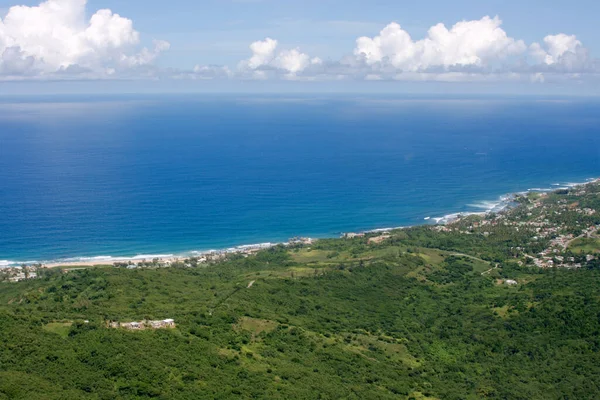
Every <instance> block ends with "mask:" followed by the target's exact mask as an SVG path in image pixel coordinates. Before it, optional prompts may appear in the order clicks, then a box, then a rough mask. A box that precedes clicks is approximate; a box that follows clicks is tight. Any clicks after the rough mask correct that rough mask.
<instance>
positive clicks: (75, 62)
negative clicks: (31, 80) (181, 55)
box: [0, 0, 169, 76]
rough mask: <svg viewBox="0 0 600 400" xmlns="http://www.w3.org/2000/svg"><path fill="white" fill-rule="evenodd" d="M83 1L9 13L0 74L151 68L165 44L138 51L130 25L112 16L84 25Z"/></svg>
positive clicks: (0, 30) (1, 31)
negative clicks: (149, 66)
mask: <svg viewBox="0 0 600 400" xmlns="http://www.w3.org/2000/svg"><path fill="white" fill-rule="evenodd" d="M86 3H87V0H47V1H45V2H43V3H41V4H39V5H38V6H34V7H28V6H14V7H11V8H10V9H9V10H8V12H7V13H6V15H5V16H4V18H2V19H0V55H1V57H0V60H1V61H0V74H4V75H22V74H35V75H52V74H55V73H64V72H66V71H75V70H77V71H79V72H84V71H88V72H91V73H93V74H95V75H96V76H101V75H111V74H113V73H115V72H118V71H120V70H123V69H129V68H134V67H139V66H146V65H149V64H151V63H152V62H153V61H154V59H155V58H156V56H157V55H158V54H159V53H161V52H163V51H165V50H167V49H168V48H169V44H168V43H167V42H165V41H155V44H154V48H153V49H152V50H149V49H147V48H143V49H141V50H138V45H139V43H140V34H139V32H137V31H136V30H135V29H134V28H133V22H132V21H131V20H130V19H127V18H124V17H121V16H120V15H119V14H115V13H113V12H112V11H111V10H107V9H103V10H99V11H97V12H95V13H94V14H93V15H92V16H91V18H90V19H89V20H86V17H85V15H86Z"/></svg>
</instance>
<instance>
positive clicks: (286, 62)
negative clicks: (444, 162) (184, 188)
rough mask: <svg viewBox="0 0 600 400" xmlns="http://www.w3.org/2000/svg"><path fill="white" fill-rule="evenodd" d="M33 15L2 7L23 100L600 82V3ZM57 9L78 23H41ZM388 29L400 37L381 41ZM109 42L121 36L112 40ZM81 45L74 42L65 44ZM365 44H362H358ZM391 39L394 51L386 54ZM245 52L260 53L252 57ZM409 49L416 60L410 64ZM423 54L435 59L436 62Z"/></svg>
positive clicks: (111, 0) (251, 6) (139, 8)
mask: <svg viewBox="0 0 600 400" xmlns="http://www.w3.org/2000/svg"><path fill="white" fill-rule="evenodd" d="M40 3H42V2H41V1H40V0H38V1H30V0H0V17H2V18H3V19H4V24H5V27H4V31H3V26H2V25H0V54H1V53H2V52H3V51H4V52H5V54H4V61H2V60H1V59H0V81H3V82H4V83H2V84H0V88H1V87H2V86H4V87H5V88H10V89H11V90H17V89H13V88H18V86H19V83H21V84H22V86H23V88H25V87H26V86H27V87H29V88H32V87H35V86H36V84H37V85H38V86H39V87H40V88H43V87H49V86H52V87H59V86H61V85H63V86H69V85H71V86H73V85H72V81H81V80H84V81H89V82H90V83H89V87H92V86H94V84H92V83H91V82H92V81H97V80H98V79H100V80H111V79H120V80H131V79H134V80H138V79H149V80H150V81H157V80H159V81H163V82H164V81H166V80H167V81H168V80H171V79H177V80H182V79H184V80H185V79H189V80H194V81H198V80H201V81H205V80H208V79H210V80H217V81H219V82H221V83H220V84H221V85H222V86H223V87H235V85H236V84H235V83H232V82H238V81H249V80H252V81H261V82H263V84H262V86H264V87H275V86H277V85H276V84H274V83H273V82H281V86H282V87H284V86H286V87H287V86H289V87H293V85H287V84H283V82H282V81H305V82H306V81H314V80H316V81H319V82H322V83H323V85H322V86H323V87H328V86H329V87H333V86H336V85H339V84H334V83H332V82H335V81H339V80H343V81H344V82H348V83H347V84H346V86H347V85H350V86H352V85H355V83H356V82H357V81H362V82H363V84H356V85H355V86H356V87H357V88H361V87H368V86H370V85H368V84H364V82H365V81H374V80H383V81H390V82H392V81H394V82H395V81H398V80H400V81H403V82H405V83H407V82H408V83H407V84H409V86H411V87H412V86H415V87H416V86H418V84H416V82H450V83H452V85H450V86H453V87H454V86H456V87H460V86H461V83H464V84H470V85H471V86H472V85H473V84H475V85H479V86H480V87H481V88H483V89H482V90H487V89H485V87H486V86H487V87H489V86H496V87H498V86H501V85H505V84H509V86H510V85H513V86H515V88H519V87H520V86H519V84H520V82H528V83H530V84H528V86H531V91H538V92H545V91H547V90H548V89H547V88H539V87H538V86H540V85H539V84H547V85H553V88H554V91H556V92H558V93H561V92H562V91H565V92H575V93H577V92H582V93H588V92H590V91H591V92H594V91H595V90H596V89H595V88H597V86H598V80H597V76H598V75H599V74H600V67H599V65H600V63H599V62H598V60H597V57H598V56H599V55H600V43H599V42H598V38H599V37H600V35H599V32H598V28H597V18H598V15H600V2H597V1H590V0H574V1H570V2H566V1H557V0H549V1H548V0H546V1H541V0H528V1H526V2H523V1H515V0H504V1H502V0H478V1H475V0H456V1H452V2H448V1H441V0H432V1H418V2H417V1H391V0H371V1H368V2H367V1H357V0H345V1H340V0H320V1H317V0H303V1H292V0H202V1H191V0H171V1H169V2H164V1H158V0H144V1H139V0H129V1H123V0H119V1H117V0H89V1H88V2H87V5H86V4H84V3H85V1H84V0H49V1H48V2H46V3H45V4H46V5H45V6H44V5H42V6H41V7H38V6H39V5H40ZM48 4H49V5H48ZM57 4H58V6H57ZM15 5H24V6H27V7H30V8H27V9H23V10H24V11H23V12H24V13H27V14H26V15H27V18H29V19H26V18H24V19H22V20H19V18H20V17H21V14H23V13H16V12H13V17H14V16H17V18H5V16H6V15H7V14H8V13H9V9H10V7H12V6H15ZM36 7H37V8H36ZM56 7H58V8H59V9H60V10H70V11H72V12H73V13H75V14H77V13H78V12H80V11H81V12H82V15H81V16H80V17H77V18H79V19H77V18H71V17H70V16H69V17H64V16H61V15H59V16H58V17H56V18H54V17H53V18H50V17H48V18H46V15H48V14H49V12H48V10H55V9H56ZM100 9H110V10H111V11H112V13H115V14H119V16H120V19H116V18H112V14H111V16H106V15H104V16H103V18H102V21H100V23H98V24H97V26H99V27H100V29H91V30H90V29H88V30H86V28H87V27H88V26H87V25H88V23H89V18H90V17H92V16H93V15H94V14H96V13H97V11H98V10H100ZM60 12H63V11H60ZM77 15H78V14H77ZM486 16H489V17H491V18H493V17H495V16H499V18H500V19H501V21H502V22H501V23H500V22H494V21H492V22H490V21H491V20H490V21H488V20H486V21H483V18H484V17H486ZM63 17H64V18H63ZM31 18H34V19H31ZM36 18H37V19H38V20H39V21H40V22H38V23H34V25H36V26H37V25H39V26H41V27H43V28H40V31H39V32H37V33H36V34H38V35H39V41H40V43H42V44H41V45H40V44H39V43H36V42H32V41H31V35H29V36H27V35H26V34H25V33H23V32H22V31H25V30H26V29H28V28H27V27H28V26H31V25H32V22H31V21H37V20H36ZM9 20H10V21H11V22H10V23H11V24H12V25H9ZM15 20H16V22H15ZM26 21H28V22H26ZM126 21H129V22H130V23H131V27H128V26H127V24H126V23H124V22H126ZM460 21H467V22H469V23H470V25H469V26H468V28H469V32H471V33H470V34H469V35H470V36H469V35H467V36H464V37H463V36H461V38H460V40H458V41H456V43H454V42H453V43H454V44H450V45H448V46H447V48H443V49H441V50H439V47H440V43H443V44H444V45H445V43H446V42H447V40H446V39H447V38H446V36H447V37H448V38H450V39H452V38H453V37H454V38H455V37H457V36H459V35H458V34H457V35H453V32H454V31H453V30H452V27H453V26H454V25H455V24H457V23H459V22H460ZM477 21H480V22H479V23H478V22H477ZM482 21H483V22H482ZM392 22H397V23H398V24H399V25H400V26H392V27H390V32H388V34H385V35H383V34H380V33H379V32H380V31H381V30H382V29H384V28H385V27H386V26H388V25H389V24H390V23H392ZM439 23H443V24H444V25H445V27H446V28H447V30H448V31H450V33H448V34H447V35H446V36H443V37H442V38H441V39H439V41H438V42H436V43H433V44H428V43H425V42H422V41H421V40H422V39H424V38H426V37H428V31H429V30H430V28H431V27H433V26H435V25H436V24H439ZM80 25H81V26H80ZM90 25H93V24H90ZM57 26H58V27H59V28H60V29H57V28H56V27H57ZM104 28H106V29H104ZM61 29H62V31H64V32H63V33H62V34H61V35H59V36H57V37H53V41H52V42H51V43H47V41H46V39H45V38H47V37H48V36H49V35H53V34H49V33H48V32H58V31H60V32H62V31H61ZM498 30H501V32H500V34H498ZM108 31H110V32H113V33H114V32H117V33H116V35H120V36H119V37H118V38H116V39H115V38H114V37H112V36H110V35H109V34H108V33H106V32H108ZM3 32H4V36H3ZM90 32H91V33H90ZM492 32H494V33H493V35H492ZM405 34H407V35H410V38H411V40H412V41H411V42H410V43H408V44H407V43H406V42H405V41H402V40H401V39H397V38H398V37H402V35H405ZM488 34H489V35H492V36H490V37H491V38H492V39H490V40H493V41H494V44H493V45H490V46H488V47H486V46H485V45H482V44H481V43H479V44H477V43H475V44H473V48H471V47H470V46H471V43H470V42H469V41H473V42H475V41H477V38H478V37H479V36H482V35H488ZM75 35H78V37H80V39H78V40H79V42H77V43H72V41H71V39H70V38H71V37H73V36H75ZM503 35H506V37H507V38H504V36H503ZM113 36H114V35H113ZM3 37H4V45H3ZM359 37H367V38H368V39H369V40H366V41H365V42H364V43H363V44H362V45H358V44H357V39H358V38H359ZM547 37H550V39H548V40H547V41H544V40H545V38H547ZM266 38H272V39H273V42H267V41H265V39H266ZM390 38H391V39H390ZM394 38H396V39H394ZM388 39H389V40H396V41H395V42H393V43H392V44H390V45H386V44H385V43H387V42H386V41H388ZM155 40H160V41H161V42H159V43H160V44H158V45H157V42H154V41H155ZM167 43H168V45H167ZM252 43H256V47H255V49H254V50H252V51H251V50H250V48H249V46H250V45H251V44H252ZM380 43H384V44H380ZM536 44H539V46H538V47H535V49H534V46H536ZM43 46H47V48H43ZM40 48H41V50H40ZM144 48H146V49H145V50H144ZM406 48H409V50H410V54H411V55H410V56H406V55H405V54H404V52H405V49H406ZM7 49H8V50H7ZM431 49H435V52H437V53H439V54H437V53H436V55H435V56H432V55H431V51H432V50H431ZM457 52H460V53H461V55H460V56H459V55H457ZM462 53H464V54H462ZM2 62H4V64H2ZM524 65H526V66H524ZM194 68H196V69H194ZM42 80H43V81H49V82H54V83H52V84H49V83H48V82H45V83H40V81H42ZM225 81H227V82H225ZM267 81H268V83H267ZM484 81H485V82H484ZM508 81H509V82H508ZM32 82H33V83H32ZM286 83H289V82H286ZM534 83H535V84H538V85H537V86H535V85H534ZM220 84H219V83H211V84H210V85H206V86H210V87H219V85H220ZM195 85H197V83H195ZM109 86H110V85H109ZM126 86H129V87H131V88H134V87H135V86H136V85H134V84H127V85H126ZM155 86H156V87H157V88H159V87H161V86H165V87H168V86H169V84H164V83H163V84H156V85H155ZM171 86H183V87H185V86H186V85H185V84H180V83H178V84H174V85H171ZM246 86H252V87H260V86H261V84H258V82H253V83H251V84H247V85H246ZM315 86H316V85H315ZM372 86H373V87H375V86H377V84H375V83H373V84H372ZM379 86H381V85H379ZM423 86H427V85H426V84H424V85H423ZM430 86H431V85H430ZM569 86H573V87H572V88H570V89H567V88H568V87H569ZM27 90H31V89H27ZM132 90H135V89H132ZM361 90H362V89H361ZM465 90H466V91H468V90H472V88H467V89H465Z"/></svg>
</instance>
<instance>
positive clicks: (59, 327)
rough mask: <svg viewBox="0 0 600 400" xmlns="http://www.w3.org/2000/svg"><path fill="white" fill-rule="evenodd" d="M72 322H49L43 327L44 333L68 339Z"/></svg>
mask: <svg viewBox="0 0 600 400" xmlns="http://www.w3.org/2000/svg"><path fill="white" fill-rule="evenodd" d="M72 325H73V323H72V322H50V323H49V324H46V325H44V326H43V329H44V330H45V331H46V332H51V333H55V334H57V335H59V336H61V337H64V338H66V337H68V336H69V331H70V330H71V326H72Z"/></svg>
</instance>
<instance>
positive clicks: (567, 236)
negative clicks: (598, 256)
mask: <svg viewBox="0 0 600 400" xmlns="http://www.w3.org/2000/svg"><path fill="white" fill-rule="evenodd" d="M575 194H578V195H583V194H586V189H585V187H582V188H579V189H578V190H577V191H576V192H575ZM545 197H547V194H545V193H543V194H540V198H539V199H538V200H536V201H535V202H533V203H532V204H530V205H528V206H527V211H529V212H528V213H527V214H526V215H527V217H528V218H526V219H525V220H522V219H520V218H514V217H512V216H511V215H510V213H505V214H498V215H495V216H494V217H491V218H490V217H486V218H484V219H482V220H479V221H472V222H470V223H468V224H465V223H464V222H465V221H467V220H465V219H464V218H458V219H456V220H454V221H452V222H451V223H449V224H446V225H438V226H435V227H432V229H433V230H436V231H438V232H457V233H463V234H468V235H472V234H481V235H484V236H489V235H490V234H492V233H493V232H494V229H493V228H497V227H500V226H503V227H512V228H514V229H515V231H516V232H519V230H520V229H524V230H526V231H528V232H534V234H535V236H533V237H532V240H533V241H538V240H541V239H546V240H547V239H550V242H549V244H548V246H547V248H546V249H544V250H543V251H541V252H540V253H538V254H536V255H535V256H532V255H529V254H526V253H525V252H524V249H522V248H520V247H517V248H514V249H512V250H515V257H519V256H523V257H526V258H529V259H531V260H533V263H534V264H535V265H536V266H538V267H540V268H550V267H565V268H580V267H581V263H578V262H576V260H575V257H570V256H565V255H564V254H563V253H564V252H565V251H566V250H567V249H568V247H569V245H570V244H571V243H572V242H573V241H574V240H575V239H578V238H584V237H594V236H595V235H596V234H597V233H598V229H600V225H593V224H592V225H589V226H585V222H583V220H585V218H582V220H581V221H575V222H574V224H575V226H578V227H580V228H582V229H581V232H582V233H581V235H580V236H578V237H575V236H574V235H573V234H571V233H566V232H567V231H568V229H567V228H569V227H572V226H568V224H566V223H555V222H551V221H550V219H551V218H550V217H551V216H560V215H563V214H565V213H569V215H573V213H575V214H576V215H577V214H579V215H581V216H582V217H590V216H593V215H595V214H596V210H594V209H591V208H588V207H583V208H582V207H580V206H579V203H578V202H572V203H569V202H568V201H567V200H564V199H563V200H559V201H558V202H557V203H556V204H553V205H547V204H545V203H544V202H543V200H544V198H545ZM534 214H535V217H534ZM486 227H489V228H490V229H487V230H486V229H485V228H486ZM586 259H587V261H588V262H589V261H591V260H594V259H595V257H594V256H593V255H587V256H586Z"/></svg>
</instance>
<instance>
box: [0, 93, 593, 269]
mask: <svg viewBox="0 0 600 400" xmlns="http://www.w3.org/2000/svg"><path fill="white" fill-rule="evenodd" d="M598 176H600V100H599V99H594V98H552V99H548V98H538V97H514V98H510V97H484V96H480V97H433V96H377V95H355V96H352V95H344V96H336V95H289V96H286V95H208V94H206V95H160V96H159V95H147V96H125V95H124V96H112V97H111V96H54V97H3V98H0V260H2V261H0V265H4V266H6V265H8V264H11V263H19V262H24V261H47V260H67V259H68V260H73V259H86V258H87V257H98V256H127V257H131V256H135V255H148V256H151V255H166V254H186V253H189V252H191V251H205V250H210V249H222V248H227V247H231V246H236V245H244V244H253V243H263V242H279V241H285V240H287V239H288V238H290V237H294V236H310V237H315V238H320V237H337V236H339V235H340V234H341V233H342V232H354V231H362V230H370V229H376V228H382V227H397V226H409V225H416V224H423V223H426V222H427V221H426V220H425V218H431V220H430V221H432V220H434V218H439V217H442V216H444V215H446V214H450V213H455V212H470V211H481V210H487V209H491V208H493V207H494V206H496V205H497V204H498V203H499V201H500V198H501V197H502V196H503V195H505V194H507V193H512V192H520V191H526V190H528V189H538V188H539V189H547V188H553V187H554V188H555V187H561V186H562V185H566V184H568V183H572V182H583V181H585V180H586V179H590V178H594V177H598Z"/></svg>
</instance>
